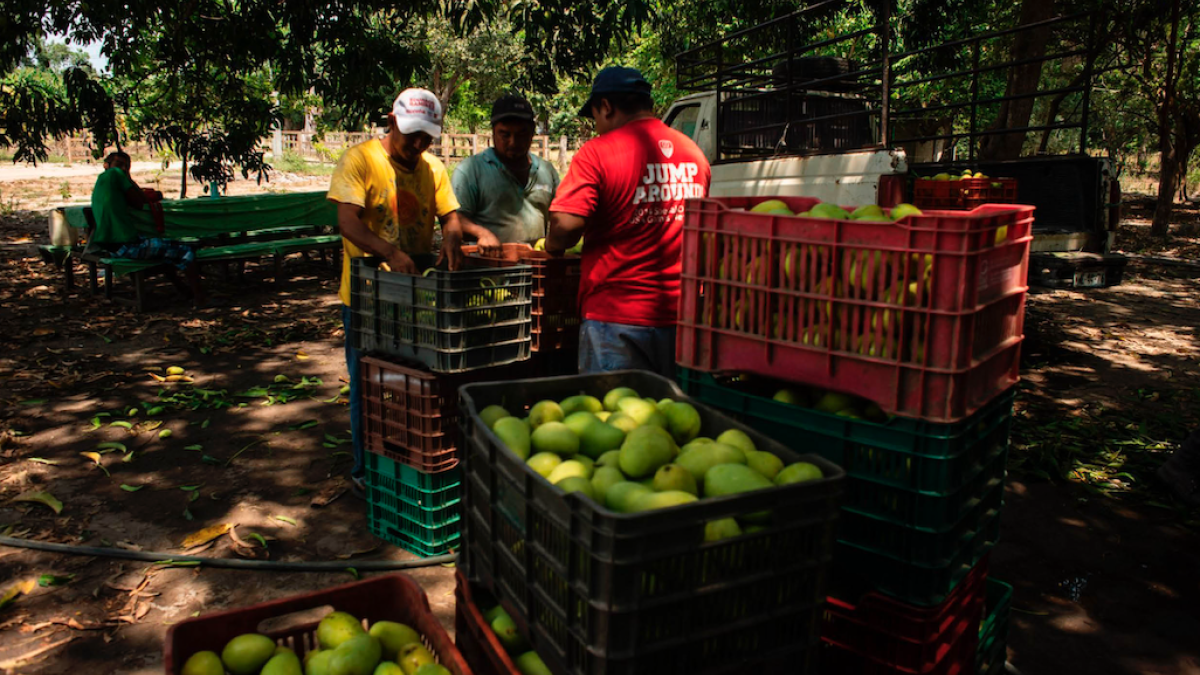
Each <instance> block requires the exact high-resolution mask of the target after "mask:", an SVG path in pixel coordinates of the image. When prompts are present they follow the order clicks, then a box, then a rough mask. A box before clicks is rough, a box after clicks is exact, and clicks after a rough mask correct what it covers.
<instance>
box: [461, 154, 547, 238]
mask: <svg viewBox="0 0 1200 675" xmlns="http://www.w3.org/2000/svg"><path fill="white" fill-rule="evenodd" d="M529 159H530V160H531V161H532V162H533V164H532V165H531V166H530V167H529V180H528V181H526V182H525V184H524V185H522V184H521V183H520V182H519V181H518V180H517V177H516V176H514V175H513V174H512V172H510V171H509V170H508V169H507V168H505V166H504V163H503V162H501V161H500V158H499V157H498V156H497V155H496V151H495V150H494V149H492V148H488V149H487V150H484V151H483V152H481V153H479V154H478V155H474V156H473V157H468V158H467V159H465V160H463V162H462V164H459V165H458V168H456V169H455V170H454V175H453V176H451V177H450V184H451V185H452V186H453V187H454V196H455V197H457V198H458V204H459V211H460V212H461V213H463V214H465V215H466V216H467V217H468V218H470V219H471V220H473V221H475V222H476V223H478V224H480V225H482V226H484V227H486V228H487V229H489V230H491V231H492V233H493V234H495V235H496V236H497V237H498V238H499V239H500V242H501V243H504V244H507V243H512V242H533V241H536V240H537V239H539V238H541V237H544V236H546V227H547V225H549V220H550V202H551V201H552V200H553V199H554V191H555V190H557V189H558V172H557V171H555V170H554V167H553V166H551V165H550V162H546V161H543V160H541V159H539V158H537V157H534V156H533V155H530V156H529Z"/></svg>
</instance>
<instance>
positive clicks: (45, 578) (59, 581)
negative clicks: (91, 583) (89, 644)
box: [37, 574, 83, 629]
mask: <svg viewBox="0 0 1200 675" xmlns="http://www.w3.org/2000/svg"><path fill="white" fill-rule="evenodd" d="M74 578H75V575H74V574H66V575H63V576H61V577H58V576H54V575H53V574H43V575H42V576H40V577H38V581H37V583H38V586H41V587H42V588H45V587H47V586H62V585H63V584H66V583H69V582H70V581H71V580H72V579H74ZM71 627H72V628H75V627H76V626H71ZM78 627H79V628H80V629H82V628H83V626H78Z"/></svg>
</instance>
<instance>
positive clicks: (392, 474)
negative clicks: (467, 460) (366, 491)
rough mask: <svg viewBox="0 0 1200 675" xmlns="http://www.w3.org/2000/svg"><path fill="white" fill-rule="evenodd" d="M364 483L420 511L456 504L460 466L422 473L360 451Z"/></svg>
mask: <svg viewBox="0 0 1200 675" xmlns="http://www.w3.org/2000/svg"><path fill="white" fill-rule="evenodd" d="M364 457H365V459H366V470H367V485H368V487H370V486H374V487H376V488H377V489H379V490H380V491H383V492H386V493H387V494H391V495H395V497H396V498H398V499H400V500H403V501H404V502H405V503H408V504H412V505H414V506H416V507H419V508H421V509H424V510H432V509H440V508H443V507H446V506H449V505H451V504H456V503H458V501H459V499H460V497H461V495H462V469H459V468H457V467H456V468H453V469H448V470H446V471H439V472H437V473H425V472H423V471H418V470H416V469H414V468H413V467H411V466H409V465H407V464H403V463H401V462H397V461H396V460H394V459H391V458H388V457H384V456H383V455H377V454H375V453H373V452H368V453H364Z"/></svg>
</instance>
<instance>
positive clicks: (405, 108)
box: [392, 89, 442, 138]
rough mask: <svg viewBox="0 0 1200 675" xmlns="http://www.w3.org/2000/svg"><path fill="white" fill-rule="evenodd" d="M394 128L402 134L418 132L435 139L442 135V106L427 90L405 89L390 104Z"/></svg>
mask: <svg viewBox="0 0 1200 675" xmlns="http://www.w3.org/2000/svg"><path fill="white" fill-rule="evenodd" d="M392 114H393V115H395V116H396V128H397V129H399V130H400V133H402V134H415V133H416V132H418V131H424V132H425V133H427V134H429V135H430V136H433V137H434V138H437V137H438V136H441V135H442V104H441V103H439V102H438V99H437V97H436V96H434V95H433V92H431V91H429V90H427V89H405V90H404V91H402V92H400V95H399V96H397V97H396V102H395V103H393V104H392Z"/></svg>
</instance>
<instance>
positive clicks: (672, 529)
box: [457, 371, 846, 675]
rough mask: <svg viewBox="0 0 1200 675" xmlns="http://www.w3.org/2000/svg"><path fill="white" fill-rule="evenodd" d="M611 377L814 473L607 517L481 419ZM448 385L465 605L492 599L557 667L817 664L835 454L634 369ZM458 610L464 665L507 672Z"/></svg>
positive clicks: (698, 672) (601, 671)
mask: <svg viewBox="0 0 1200 675" xmlns="http://www.w3.org/2000/svg"><path fill="white" fill-rule="evenodd" d="M618 386H623V387H630V388H632V389H633V390H635V391H636V392H637V393H638V394H639V395H640V396H645V397H647V398H650V399H653V400H655V401H660V400H662V399H666V398H669V399H671V400H675V401H685V402H689V403H692V404H693V405H694V406H695V408H696V410H697V412H698V413H699V415H700V420H701V425H700V429H699V430H698V432H699V435H700V436H705V437H708V438H714V437H717V436H719V435H720V434H722V433H723V432H725V431H728V430H730V429H737V430H739V431H741V432H742V433H745V434H746V435H747V436H749V437H750V439H751V440H752V441H753V442H754V443H755V445H756V447H758V448H761V449H763V450H766V451H769V452H772V453H774V454H776V455H777V456H778V457H780V458H781V459H782V460H783V461H784V462H786V463H794V462H799V461H804V462H809V463H812V464H814V465H815V466H817V467H818V468H819V469H820V471H821V476H822V477H821V478H819V479H816V480H811V481H807V482H803V483H792V484H788V485H781V486H777V487H775V488H774V489H771V490H760V491H754V492H747V493H743V494H734V495H726V496H725V497H723V498H720V499H711V500H701V501H696V502H692V503H687V504H684V505H681V506H678V507H677V508H670V509H663V510H662V511H657V510H651V511H644V512H637V513H618V512H615V511H612V510H610V509H607V508H605V507H603V506H601V505H600V504H598V503H597V502H596V501H595V500H593V499H592V498H591V497H588V496H586V495H584V494H582V493H578V492H571V493H564V491H563V489H562V488H561V487H558V486H555V485H551V484H550V483H549V482H548V481H547V480H546V479H545V478H544V477H543V476H541V475H539V474H538V473H536V472H535V471H534V469H533V468H532V467H530V466H529V465H528V464H527V463H526V462H525V461H524V459H523V458H522V457H521V456H520V455H518V454H517V453H515V452H514V451H513V450H512V449H511V448H509V447H508V446H507V445H506V444H505V442H504V441H502V440H501V439H500V437H499V436H497V435H496V434H495V433H494V432H493V431H492V430H490V429H488V428H487V426H486V424H485V423H484V422H483V420H482V418H481V417H480V412H481V411H482V410H484V409H486V408H488V407H489V406H493V405H503V406H505V407H506V410H509V411H510V412H512V414H514V415H521V414H524V413H523V405H525V404H529V403H533V402H536V401H539V400H554V401H559V400H562V399H564V398H567V397H568V396H575V395H579V394H581V393H582V394H587V395H590V396H595V397H597V398H599V397H603V396H604V395H605V394H606V392H609V391H611V390H613V389H614V388H616V387H618ZM459 395H460V404H461V406H462V420H463V422H464V425H465V427H466V428H465V430H464V448H465V450H464V453H465V458H464V459H465V461H464V475H463V484H464V485H463V489H464V500H463V511H464V516H463V543H462V548H461V549H460V551H459V556H458V560H457V565H458V569H459V571H460V572H461V574H462V579H463V580H464V583H460V586H459V589H460V590H459V595H460V602H464V606H463V607H462V608H460V609H463V610H466V609H468V607H466V605H465V602H466V601H467V600H469V598H470V597H472V596H473V597H476V598H481V600H480V601H481V602H485V601H484V600H482V598H484V597H485V596H487V597H488V598H489V599H488V600H487V601H486V602H488V603H489V604H490V603H491V602H493V599H494V602H499V603H500V604H501V605H502V606H503V607H504V609H505V610H506V611H507V613H508V614H509V615H510V616H511V617H512V619H513V621H514V623H515V625H516V628H517V630H518V632H519V633H520V634H521V635H522V636H523V638H524V639H525V640H527V641H528V644H529V647H530V648H532V649H534V650H536V652H537V654H538V655H539V656H540V657H541V659H542V660H544V662H545V663H546V665H547V666H548V668H549V670H550V672H552V673H556V674H557V675H568V674H569V675H605V674H609V675H617V674H627V675H656V674H658V673H689V674H691V675H725V674H728V673H745V672H754V673H796V674H809V673H816V672H819V671H818V670H817V658H818V653H819V651H820V648H821V647H820V630H819V627H820V623H821V613H822V605H823V602H824V599H825V597H826V595H827V591H828V585H827V583H828V579H829V572H830V564H831V561H832V556H833V553H834V551H833V547H834V532H835V528H836V520H837V516H838V505H839V503H840V499H841V496H842V487H843V484H844V483H845V479H846V477H845V472H844V471H842V470H841V469H840V468H838V467H837V466H836V465H835V464H833V463H832V462H830V461H828V460H826V459H824V458H822V457H820V456H818V455H815V454H804V453H799V452H796V451H794V450H792V449H790V448H788V447H786V446H785V445H783V444H782V443H780V442H778V441H775V440H772V439H770V438H768V437H766V436H765V435H763V434H761V433H760V432H758V431H757V430H755V429H754V428H752V427H750V426H748V425H744V424H739V423H737V422H736V421H734V420H732V419H730V418H729V417H727V416H725V415H722V414H720V413H718V412H716V411H714V410H712V409H710V408H708V407H707V406H705V405H703V404H702V403H699V402H697V401H695V400H694V399H689V398H688V397H687V396H685V395H684V394H683V392H682V391H681V390H680V388H679V387H678V386H677V385H676V384H675V383H673V382H672V381H671V380H668V379H666V378H663V377H660V376H658V375H656V374H654V373H649V372H645V371H621V372H614V373H600V374H590V375H576V376H573V377H556V378H540V379H528V380H518V381H515V382H505V383H498V382H492V383H479V384H470V385H467V386H464V387H463V388H462V389H461V390H460V391H459ZM796 514H801V515H796ZM722 519H738V520H739V521H740V522H745V523H755V526H754V529H750V526H749V525H747V528H746V530H745V531H742V532H740V533H739V534H737V535H735V536H713V535H712V533H710V529H711V528H710V525H711V523H712V522H713V521H719V520H722ZM465 582H469V584H470V585H469V586H468V585H467V583H465ZM474 609H475V610H481V609H482V610H486V609H488V608H487V607H486V606H484V607H478V606H477V607H475V608H474ZM460 618H461V619H463V620H464V621H465V620H467V619H470V621H465V622H460V623H459V625H460V629H459V631H458V639H459V644H460V645H461V646H462V649H463V652H464V654H465V655H466V656H467V659H468V661H469V662H470V663H471V666H472V668H478V669H479V672H494V673H504V674H505V675H507V673H509V672H511V669H510V668H509V667H508V666H507V664H506V663H504V661H505V660H504V659H503V658H497V657H498V656H502V654H498V652H497V650H496V649H495V648H494V645H493V646H492V648H490V649H489V648H488V644H489V643H491V642H492V641H491V640H490V639H489V638H488V636H487V634H486V633H485V632H484V631H483V630H481V627H480V619H479V618H478V616H475V612H470V613H467V614H464V615H461V616H460ZM515 651H516V650H514V652H515ZM513 655H514V656H515V655H516V654H513ZM524 672H530V671H524Z"/></svg>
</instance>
